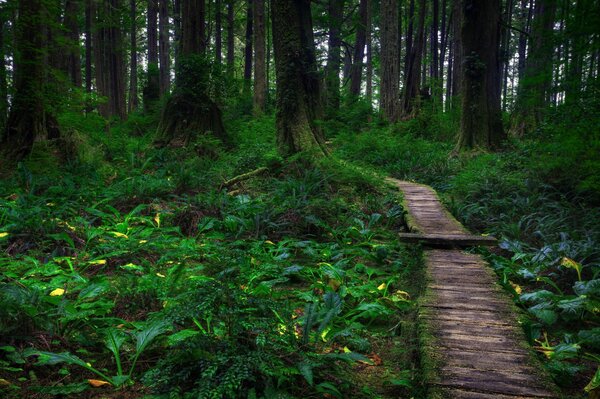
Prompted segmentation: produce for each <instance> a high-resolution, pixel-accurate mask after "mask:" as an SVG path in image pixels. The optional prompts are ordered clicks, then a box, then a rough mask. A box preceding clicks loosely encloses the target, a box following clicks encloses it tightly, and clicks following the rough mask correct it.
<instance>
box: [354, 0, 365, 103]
mask: <svg viewBox="0 0 600 399" xmlns="http://www.w3.org/2000/svg"><path fill="white" fill-rule="evenodd" d="M367 7H368V0H360V4H359V6H358V24H357V26H356V42H355V44H354V57H353V58H354V59H353V61H354V62H353V63H352V69H351V71H350V94H351V95H352V96H354V97H357V96H359V95H360V84H361V79H362V69H363V58H364V57H365V43H366V41H367V34H366V28H367Z"/></svg>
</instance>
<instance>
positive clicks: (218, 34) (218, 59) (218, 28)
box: [215, 0, 223, 66]
mask: <svg viewBox="0 0 600 399" xmlns="http://www.w3.org/2000/svg"><path fill="white" fill-rule="evenodd" d="M222 10H223V5H222V4H221V0H216V2H215V63H216V64H217V65H219V66H220V65H221V63H222V60H223V23H222V19H223V16H222V15H223V14H222Z"/></svg>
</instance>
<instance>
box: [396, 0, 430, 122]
mask: <svg viewBox="0 0 600 399" xmlns="http://www.w3.org/2000/svg"><path fill="white" fill-rule="evenodd" d="M426 4H427V3H426V2H425V0H420V1H419V20H418V25H417V34H416V38H415V39H416V40H415V43H414V45H413V46H412V48H411V52H410V54H409V59H408V61H409V62H408V73H407V75H406V77H405V83H404V97H403V98H402V114H403V116H404V117H410V116H412V115H413V114H414V113H415V112H416V110H417V109H418V108H419V104H418V103H419V101H420V100H419V95H420V82H421V57H422V55H423V48H424V41H425V14H426V11H427V8H426Z"/></svg>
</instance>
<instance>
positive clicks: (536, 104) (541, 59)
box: [512, 0, 556, 136]
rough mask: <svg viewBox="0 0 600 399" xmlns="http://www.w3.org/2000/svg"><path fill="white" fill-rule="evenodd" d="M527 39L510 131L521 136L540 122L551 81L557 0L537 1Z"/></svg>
mask: <svg viewBox="0 0 600 399" xmlns="http://www.w3.org/2000/svg"><path fill="white" fill-rule="evenodd" d="M533 14H534V17H533V21H532V26H531V36H530V40H529V43H530V45H529V54H528V56H527V62H526V64H525V70H524V72H523V79H522V80H520V81H519V93H518V96H519V97H518V99H517V107H516V110H515V111H516V112H515V118H514V120H513V127H512V130H513V133H514V134H516V135H518V136H522V135H524V134H525V133H527V132H528V131H531V130H532V129H534V128H535V127H536V126H537V125H538V124H539V122H541V119H542V114H543V111H544V108H545V107H546V105H547V99H548V98H549V93H550V85H551V83H552V70H553V68H552V55H553V53H554V39H553V27H554V20H555V16H556V0H537V1H536V3H535V8H534V11H533Z"/></svg>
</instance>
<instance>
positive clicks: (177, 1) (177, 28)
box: [173, 0, 182, 69]
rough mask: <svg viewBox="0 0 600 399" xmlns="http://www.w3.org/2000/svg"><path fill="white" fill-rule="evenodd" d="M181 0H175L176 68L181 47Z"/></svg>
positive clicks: (174, 38)
mask: <svg viewBox="0 0 600 399" xmlns="http://www.w3.org/2000/svg"><path fill="white" fill-rule="evenodd" d="M181 1H182V0H174V2H173V30H174V33H175V36H174V37H173V41H174V50H175V69H177V56H178V55H179V49H180V47H181V46H180V42H181Z"/></svg>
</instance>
